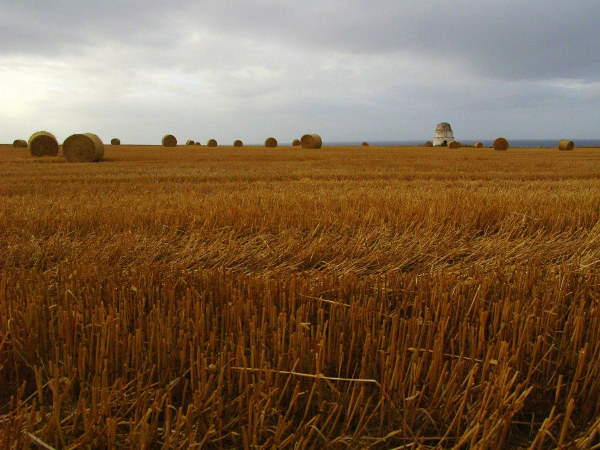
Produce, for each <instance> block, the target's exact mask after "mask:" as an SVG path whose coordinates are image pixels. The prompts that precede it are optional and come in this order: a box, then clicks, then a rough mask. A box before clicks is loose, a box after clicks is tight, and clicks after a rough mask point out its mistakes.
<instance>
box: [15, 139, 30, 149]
mask: <svg viewBox="0 0 600 450" xmlns="http://www.w3.org/2000/svg"><path fill="white" fill-rule="evenodd" d="M13 147H20V148H25V147H27V141H25V140H23V139H15V141H14V142H13Z"/></svg>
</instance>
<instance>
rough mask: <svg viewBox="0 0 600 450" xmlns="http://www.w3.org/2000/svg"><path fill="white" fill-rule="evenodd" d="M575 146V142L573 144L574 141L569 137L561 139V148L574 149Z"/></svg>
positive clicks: (559, 145)
mask: <svg viewBox="0 0 600 450" xmlns="http://www.w3.org/2000/svg"><path fill="white" fill-rule="evenodd" d="M574 147H575V144H573V141H570V140H568V139H561V140H560V142H559V143H558V149H559V150H573V148H574Z"/></svg>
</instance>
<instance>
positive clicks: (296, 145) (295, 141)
mask: <svg viewBox="0 0 600 450" xmlns="http://www.w3.org/2000/svg"><path fill="white" fill-rule="evenodd" d="M292 146H293V147H299V146H300V139H294V140H293V141H292Z"/></svg>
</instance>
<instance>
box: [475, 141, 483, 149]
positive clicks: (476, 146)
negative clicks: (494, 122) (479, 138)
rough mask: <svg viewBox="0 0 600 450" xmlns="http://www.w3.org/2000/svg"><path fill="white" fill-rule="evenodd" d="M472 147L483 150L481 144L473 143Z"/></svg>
mask: <svg viewBox="0 0 600 450" xmlns="http://www.w3.org/2000/svg"><path fill="white" fill-rule="evenodd" d="M473 147H475V148H483V144H482V143H481V142H475V143H474V144H473Z"/></svg>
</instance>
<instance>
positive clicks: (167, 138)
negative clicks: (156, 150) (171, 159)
mask: <svg viewBox="0 0 600 450" xmlns="http://www.w3.org/2000/svg"><path fill="white" fill-rule="evenodd" d="M162 145H163V147H177V138H176V137H175V136H173V135H172V134H165V135H164V136H163V138H162Z"/></svg>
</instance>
